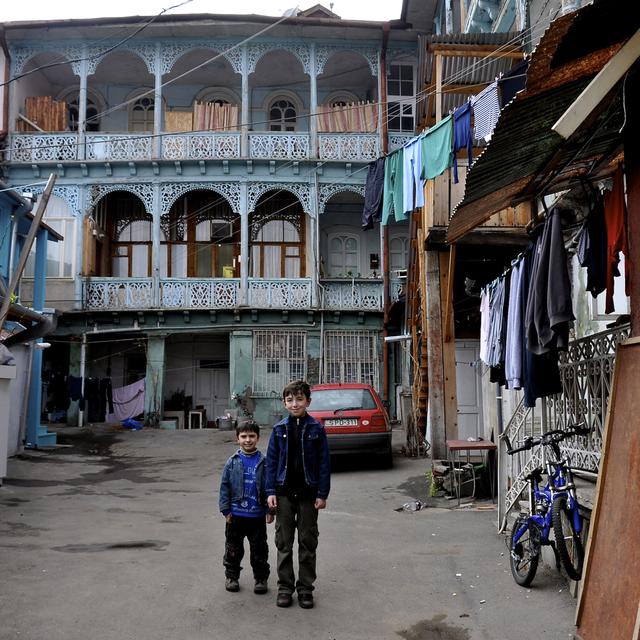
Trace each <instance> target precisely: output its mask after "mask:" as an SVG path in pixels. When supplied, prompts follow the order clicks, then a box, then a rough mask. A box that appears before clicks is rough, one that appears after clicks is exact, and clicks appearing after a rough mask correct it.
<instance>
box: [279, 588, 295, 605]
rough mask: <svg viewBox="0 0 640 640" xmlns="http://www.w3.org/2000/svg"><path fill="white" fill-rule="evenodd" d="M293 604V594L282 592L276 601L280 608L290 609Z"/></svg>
mask: <svg viewBox="0 0 640 640" xmlns="http://www.w3.org/2000/svg"><path fill="white" fill-rule="evenodd" d="M292 602H293V598H292V597H291V594H290V593H284V592H283V591H281V592H280V593H279V594H278V598H277V600H276V605H277V606H278V607H290V606H291V603H292Z"/></svg>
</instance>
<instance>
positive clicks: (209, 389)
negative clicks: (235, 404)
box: [195, 363, 230, 420]
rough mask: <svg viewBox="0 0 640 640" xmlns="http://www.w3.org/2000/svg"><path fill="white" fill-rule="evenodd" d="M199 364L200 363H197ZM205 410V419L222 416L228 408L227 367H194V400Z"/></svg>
mask: <svg viewBox="0 0 640 640" xmlns="http://www.w3.org/2000/svg"><path fill="white" fill-rule="evenodd" d="M198 364H200V363H198ZM195 405H196V406H197V405H202V406H203V407H204V408H205V409H206V410H207V420H215V419H216V418H217V417H219V416H223V415H224V412H225V411H226V410H227V409H229V408H230V404H229V369H211V368H208V367H204V368H202V367H200V366H198V368H197V369H196V402H195Z"/></svg>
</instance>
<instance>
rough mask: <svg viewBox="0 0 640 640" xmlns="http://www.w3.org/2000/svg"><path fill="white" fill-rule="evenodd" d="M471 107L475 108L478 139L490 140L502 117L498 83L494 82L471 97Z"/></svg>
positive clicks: (476, 135)
mask: <svg viewBox="0 0 640 640" xmlns="http://www.w3.org/2000/svg"><path fill="white" fill-rule="evenodd" d="M471 107H472V108H473V120H474V122H475V137H476V140H484V141H485V142H489V140H491V136H492V135H493V130H494V129H495V127H496V123H497V122H498V118H499V117H500V101H499V100H498V83H497V82H495V81H494V82H492V83H491V84H490V85H489V86H488V87H486V88H484V89H483V90H482V91H481V92H480V93H479V94H478V95H477V96H474V97H473V98H472V99H471Z"/></svg>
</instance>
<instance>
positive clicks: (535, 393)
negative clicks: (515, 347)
mask: <svg viewBox="0 0 640 640" xmlns="http://www.w3.org/2000/svg"><path fill="white" fill-rule="evenodd" d="M541 241H542V237H541V236H539V237H538V238H537V240H536V242H535V243H534V244H532V245H531V246H530V247H529V249H528V250H527V251H525V254H524V257H523V260H522V284H521V287H522V296H523V300H522V308H523V309H524V310H525V313H526V309H527V307H528V302H529V295H530V292H531V281H532V280H531V279H532V275H533V270H534V262H535V255H536V254H537V251H536V248H537V246H538V244H539V243H540V242H541ZM524 329H526V327H523V337H522V379H523V391H524V394H523V396H524V397H523V403H524V406H525V407H535V406H536V399H537V398H544V397H546V396H551V395H554V394H556V393H560V392H561V391H562V382H561V380H560V368H559V366H558V351H557V350H556V349H553V350H551V351H549V352H548V353H543V354H542V355H536V354H534V353H531V351H529V350H528V349H527V348H526V336H525V334H524Z"/></svg>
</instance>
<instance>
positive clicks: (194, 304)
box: [160, 278, 240, 309]
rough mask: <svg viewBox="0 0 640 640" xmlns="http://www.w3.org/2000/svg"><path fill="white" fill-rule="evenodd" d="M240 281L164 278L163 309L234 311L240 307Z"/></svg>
mask: <svg viewBox="0 0 640 640" xmlns="http://www.w3.org/2000/svg"><path fill="white" fill-rule="evenodd" d="M239 292H240V280H237V279H235V278H208V279H202V280H200V279H195V278H162V279H161V280H160V306H161V307H162V308H163V309H233V308H235V307H237V306H238V297H239Z"/></svg>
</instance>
